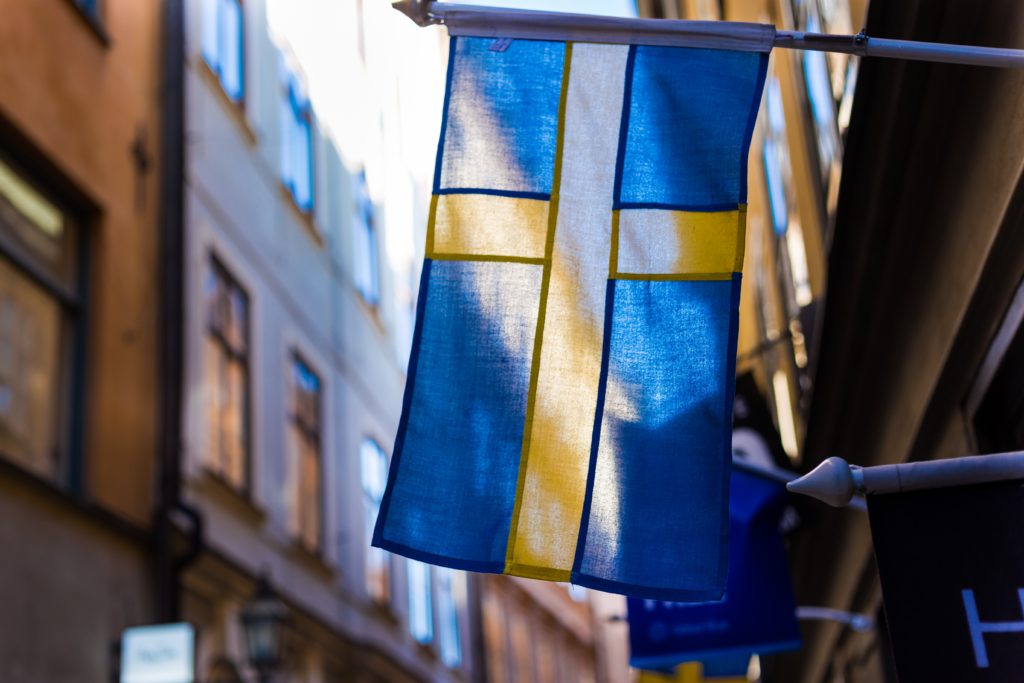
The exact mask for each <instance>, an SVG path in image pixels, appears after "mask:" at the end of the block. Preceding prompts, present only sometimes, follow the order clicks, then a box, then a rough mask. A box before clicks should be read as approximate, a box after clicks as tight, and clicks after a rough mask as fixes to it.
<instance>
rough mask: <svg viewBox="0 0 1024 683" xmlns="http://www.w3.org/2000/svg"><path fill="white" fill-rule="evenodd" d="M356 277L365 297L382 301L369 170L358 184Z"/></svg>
mask: <svg viewBox="0 0 1024 683" xmlns="http://www.w3.org/2000/svg"><path fill="white" fill-rule="evenodd" d="M353 239H354V241H355V249H354V252H355V281H356V287H358V289H359V293H360V294H362V295H363V300H364V301H365V302H366V303H368V304H370V305H371V306H376V305H377V304H378V303H380V266H379V260H378V256H377V230H376V224H375V221H374V215H373V202H372V201H371V200H370V190H369V188H368V187H367V185H366V171H360V172H359V177H358V181H357V187H356V217H355V234H354V237H353Z"/></svg>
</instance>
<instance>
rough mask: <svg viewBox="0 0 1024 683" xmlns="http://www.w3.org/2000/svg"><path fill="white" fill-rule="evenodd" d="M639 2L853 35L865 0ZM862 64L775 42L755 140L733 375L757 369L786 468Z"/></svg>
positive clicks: (662, 14) (798, 421)
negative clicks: (786, 47) (778, 46)
mask: <svg viewBox="0 0 1024 683" xmlns="http://www.w3.org/2000/svg"><path fill="white" fill-rule="evenodd" d="M639 7H640V11H641V14H642V15H643V16H649V17H659V18H667V19H699V20H726V21H745V22H755V23H764V24H774V25H775V26H776V27H777V28H778V29H788V30H799V31H811V32H819V33H840V34H850V33H856V32H857V31H858V30H859V28H860V27H861V26H862V23H863V19H864V15H865V11H866V8H867V0H639ZM858 67H859V60H858V59H857V58H856V57H850V56H848V55H841V54H832V53H821V52H810V51H808V52H803V51H797V50H774V51H773V52H772V54H771V57H770V61H769V66H768V75H767V78H766V80H765V88H764V96H763V99H762V102H761V109H760V112H759V115H758V122H757V126H756V127H755V129H754V135H753V138H752V141H751V145H750V157H749V160H748V178H749V189H748V197H747V201H748V209H747V243H746V255H745V261H744V268H743V275H744V277H743V292H742V296H741V300H740V328H739V341H738V345H737V346H738V348H737V354H738V358H737V374H743V373H746V372H749V373H751V374H752V376H753V377H754V379H755V381H756V383H757V386H758V388H759V389H760V391H761V392H762V393H763V395H764V396H765V398H766V399H767V401H768V403H769V405H770V407H771V410H772V413H773V417H774V420H775V425H776V428H777V430H778V432H779V435H780V436H781V438H782V444H783V447H784V449H785V452H786V455H787V456H788V458H789V461H790V463H788V464H793V465H796V464H799V463H800V461H801V457H802V449H803V440H804V435H805V433H806V430H807V423H806V415H807V409H808V406H809V402H810V398H811V394H812V376H813V369H814V361H815V352H816V344H817V331H818V327H819V325H820V324H821V317H822V316H821V313H822V301H823V300H824V296H825V292H826V284H827V279H828V266H827V253H828V246H829V243H830V240H831V231H832V225H833V222H834V217H835V211H836V202H837V198H838V191H839V183H840V179H841V176H842V161H843V148H844V141H845V137H846V130H847V128H848V126H849V118H850V107H851V105H852V101H853V93H854V90H855V87H856V83H857V71H858ZM778 464H787V463H778Z"/></svg>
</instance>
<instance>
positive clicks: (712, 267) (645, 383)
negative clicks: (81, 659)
mask: <svg viewBox="0 0 1024 683" xmlns="http://www.w3.org/2000/svg"><path fill="white" fill-rule="evenodd" d="M766 64H767V54H766V53H764V52H737V51H728V50H714V49H695V48H670V47H654V46H636V45H633V46H630V45H607V44H589V43H565V42H550V41H534V40H513V41H506V40H494V39H491V38H471V37H458V38H453V39H452V43H451V49H450V59H449V67H448V85H447V93H446V97H445V110H444V122H443V124H442V131H441V139H440V143H439V145H438V156H437V164H436V170H435V178H434V187H433V197H432V200H431V209H430V219H429V223H428V227H427V244H426V259H425V261H424V265H423V275H422V279H421V282H420V294H419V302H418V307H417V313H416V327H415V332H414V339H413V349H412V354H411V358H410V362H409V371H408V379H407V385H406V393H405V401H404V405H403V410H402V418H401V421H400V425H399V431H398V435H397V438H396V441H395V449H394V457H393V460H392V465H391V471H390V473H389V478H388V485H387V489H386V492H385V495H384V498H383V501H382V504H381V512H380V515H379V518H378V521H377V526H376V529H375V532H374V538H373V544H374V545H375V546H378V547H382V548H385V549H387V550H391V551H394V552H397V553H400V554H403V555H407V556H409V557H413V558H417V559H420V560H425V561H427V562H432V563H435V564H441V565H446V566H450V567H456V568H461V569H468V570H475V571H481V572H495V573H507V574H515V575H518V576H526V577H532V578H539V579H548V580H556V581H572V582H574V583H577V584H580V585H585V586H590V587H594V588H597V589H600V590H605V591H611V592H620V593H629V594H634V595H641V596H645V597H651V598H663V599H672V600H695V599H712V598H717V597H719V596H720V595H721V593H722V590H723V589H724V586H725V577H726V566H727V552H726V551H727V543H726V537H727V517H726V510H727V508H726V505H727V500H728V483H729V479H728V472H729V457H730V426H731V411H732V393H733V382H734V377H735V372H734V359H735V352H736V328H737V321H738V312H737V309H738V301H739V292H740V270H741V267H742V262H743V243H744V231H745V221H746V204H745V202H746V175H747V173H746V170H747V169H746V164H747V152H748V149H749V145H750V137H751V132H752V129H753V125H754V120H755V117H756V113H757V108H758V104H759V102H760V98H761V89H762V86H763V83H764V75H765V67H766Z"/></svg>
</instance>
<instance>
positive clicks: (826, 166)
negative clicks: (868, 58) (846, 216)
mask: <svg viewBox="0 0 1024 683" xmlns="http://www.w3.org/2000/svg"><path fill="white" fill-rule="evenodd" d="M807 31H809V32H812V33H819V32H820V31H821V25H820V23H819V22H818V18H817V15H816V14H814V13H811V14H809V15H808V17H807ZM803 61H804V79H805V80H806V84H807V95H808V98H809V99H810V101H811V115H812V118H813V119H814V127H815V131H816V134H817V135H816V137H817V141H818V145H817V147H818V161H819V162H820V165H821V175H822V178H824V179H825V180H826V181H827V179H828V176H829V172H830V169H831V168H832V162H833V161H835V160H837V159H838V157H839V151H840V150H839V130H838V124H837V122H836V101H835V98H834V95H833V92H832V80H831V76H830V72H829V66H828V60H827V58H826V57H825V53H823V52H816V51H814V50H805V51H804V54H803Z"/></svg>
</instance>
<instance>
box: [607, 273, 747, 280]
mask: <svg viewBox="0 0 1024 683" xmlns="http://www.w3.org/2000/svg"><path fill="white" fill-rule="evenodd" d="M733 274H734V273H733V272H732V271H729V272H727V273H725V272H723V273H616V275H615V278H614V279H616V280H652V281H653V280H683V281H688V280H697V281H699V280H715V281H721V280H731V279H732V276H733Z"/></svg>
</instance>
